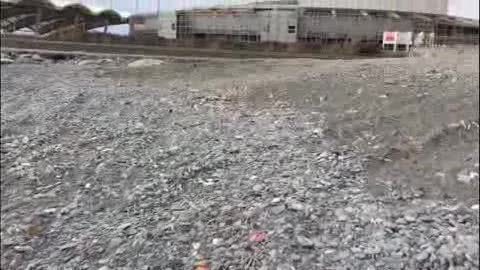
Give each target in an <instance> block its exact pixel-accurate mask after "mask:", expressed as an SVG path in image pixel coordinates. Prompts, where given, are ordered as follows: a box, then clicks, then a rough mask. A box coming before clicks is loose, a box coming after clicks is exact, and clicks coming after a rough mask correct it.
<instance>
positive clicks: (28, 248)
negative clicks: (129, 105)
mask: <svg viewBox="0 0 480 270" xmlns="http://www.w3.org/2000/svg"><path fill="white" fill-rule="evenodd" d="M13 249H14V250H15V251H17V252H22V253H23V252H31V251H33V248H32V247H31V246H15V247H13Z"/></svg>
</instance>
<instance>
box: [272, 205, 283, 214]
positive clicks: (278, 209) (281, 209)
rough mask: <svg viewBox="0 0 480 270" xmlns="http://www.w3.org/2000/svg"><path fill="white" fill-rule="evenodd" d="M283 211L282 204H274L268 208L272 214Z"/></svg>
mask: <svg viewBox="0 0 480 270" xmlns="http://www.w3.org/2000/svg"><path fill="white" fill-rule="evenodd" d="M283 211H285V205H283V204H280V205H276V206H274V207H272V208H271V209H270V212H272V214H274V215H279V214H281V213H282V212H283Z"/></svg>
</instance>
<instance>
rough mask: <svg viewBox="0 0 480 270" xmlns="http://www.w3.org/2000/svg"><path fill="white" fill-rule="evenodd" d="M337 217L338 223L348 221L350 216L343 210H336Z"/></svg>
mask: <svg viewBox="0 0 480 270" xmlns="http://www.w3.org/2000/svg"><path fill="white" fill-rule="evenodd" d="M335 216H336V217H337V220H338V221H346V220H347V219H348V216H347V214H346V213H345V211H344V210H343V209H336V210H335Z"/></svg>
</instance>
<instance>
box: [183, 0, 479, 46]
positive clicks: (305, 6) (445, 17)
mask: <svg viewBox="0 0 480 270" xmlns="http://www.w3.org/2000/svg"><path fill="white" fill-rule="evenodd" d="M452 1H455V0H450V1H449V0H401V1H398V0H355V1H351V0H299V1H264V2H253V3H248V4H241V5H231V6H217V7H212V8H194V9H186V10H178V11H177V12H176V38H177V39H182V40H189V39H190V40H205V41H210V40H222V41H232V42H248V43H269V42H273V43H287V44H295V43H298V44H322V45H326V44H341V45H342V46H343V45H345V44H347V45H348V44H358V43H359V42H377V43H380V44H381V43H382V42H383V39H384V35H385V33H388V32H392V33H397V34H392V35H391V36H392V37H394V38H395V37H403V38H401V39H402V40H404V39H405V38H404V37H405V34H403V33H411V35H408V36H410V37H411V42H416V43H417V44H419V45H420V44H434V43H435V44H450V43H474V44H478V30H479V24H478V20H473V19H467V18H462V17H458V16H451V13H452V11H451V9H452V6H454V5H452ZM457 1H459V0H457ZM395 42H396V41H395ZM411 42H410V43H409V44H405V45H407V46H409V45H411Z"/></svg>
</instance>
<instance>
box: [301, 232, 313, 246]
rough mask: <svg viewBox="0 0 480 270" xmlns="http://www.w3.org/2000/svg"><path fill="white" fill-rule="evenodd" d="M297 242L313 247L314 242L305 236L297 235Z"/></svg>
mask: <svg viewBox="0 0 480 270" xmlns="http://www.w3.org/2000/svg"><path fill="white" fill-rule="evenodd" d="M297 243H298V244H299V245H300V246H302V247H313V246H314V242H313V241H312V240H310V239H309V238H307V237H305V236H301V235H298V236H297Z"/></svg>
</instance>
